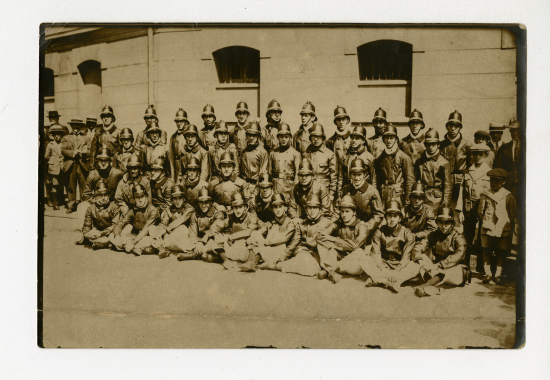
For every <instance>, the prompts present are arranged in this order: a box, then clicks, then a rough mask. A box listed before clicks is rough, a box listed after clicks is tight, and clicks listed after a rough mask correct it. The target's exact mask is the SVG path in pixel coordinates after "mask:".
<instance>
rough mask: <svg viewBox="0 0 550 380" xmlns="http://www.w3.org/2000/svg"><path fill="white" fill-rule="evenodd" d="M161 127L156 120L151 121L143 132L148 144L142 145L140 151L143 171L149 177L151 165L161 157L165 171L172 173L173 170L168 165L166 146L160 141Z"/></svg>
mask: <svg viewBox="0 0 550 380" xmlns="http://www.w3.org/2000/svg"><path fill="white" fill-rule="evenodd" d="M161 135H162V129H160V128H159V127H158V125H157V122H156V121H153V122H151V126H150V127H149V129H147V131H146V132H145V136H146V137H147V141H148V144H147V145H142V149H141V151H140V154H141V157H142V160H143V161H142V162H143V173H144V174H145V175H146V176H147V177H148V178H149V179H151V172H152V170H153V169H152V166H153V164H154V163H155V162H156V161H157V159H159V158H162V159H163V163H164V167H165V170H166V173H167V174H168V173H172V172H173V171H174V170H173V168H171V167H170V164H171V163H172V162H170V161H169V159H168V147H167V146H166V145H165V144H163V143H162V141H161Z"/></svg>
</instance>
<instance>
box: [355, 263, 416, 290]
mask: <svg viewBox="0 0 550 380" xmlns="http://www.w3.org/2000/svg"><path fill="white" fill-rule="evenodd" d="M361 268H362V269H363V271H364V272H365V273H366V274H367V275H368V276H370V277H371V278H372V281H373V282H375V283H382V284H387V283H389V279H390V278H393V279H395V286H396V287H399V286H401V284H403V283H404V282H405V281H407V280H410V279H411V278H414V277H415V276H416V275H417V274H418V272H419V271H420V265H418V264H417V263H415V262H414V261H409V263H408V264H407V265H405V266H404V267H403V268H401V270H396V269H393V268H392V267H391V266H390V265H389V264H388V263H386V262H385V261H384V260H382V259H377V258H375V257H373V256H372V255H369V256H366V257H365V259H364V260H363V261H362V265H361Z"/></svg>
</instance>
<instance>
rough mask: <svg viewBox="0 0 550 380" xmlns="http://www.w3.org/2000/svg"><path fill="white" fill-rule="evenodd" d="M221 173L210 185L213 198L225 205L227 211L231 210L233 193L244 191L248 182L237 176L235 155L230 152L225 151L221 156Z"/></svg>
mask: <svg viewBox="0 0 550 380" xmlns="http://www.w3.org/2000/svg"><path fill="white" fill-rule="evenodd" d="M219 165H220V175H219V176H218V177H217V178H215V179H214V180H213V181H211V182H210V183H209V185H208V189H209V192H210V194H211V195H212V200H213V201H214V202H215V203H217V204H219V205H221V206H224V207H225V208H226V210H227V212H230V211H231V199H232V197H233V194H235V193H241V194H242V192H243V189H244V188H245V187H246V182H245V181H244V180H243V179H242V178H240V177H236V176H235V169H236V166H237V165H236V163H235V157H234V156H233V155H232V154H231V153H230V152H225V153H223V154H222V156H221V157H220V162H219Z"/></svg>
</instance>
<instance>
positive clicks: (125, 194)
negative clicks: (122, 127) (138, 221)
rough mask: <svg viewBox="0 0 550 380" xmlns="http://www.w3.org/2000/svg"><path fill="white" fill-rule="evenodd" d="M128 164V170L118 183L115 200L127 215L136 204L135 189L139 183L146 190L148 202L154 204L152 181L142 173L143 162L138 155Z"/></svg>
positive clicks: (123, 213)
mask: <svg viewBox="0 0 550 380" xmlns="http://www.w3.org/2000/svg"><path fill="white" fill-rule="evenodd" d="M126 166H127V168H128V172H126V174H124V176H123V177H122V180H121V181H120V182H119V183H118V186H117V189H116V193H115V202H116V203H117V205H118V206H119V207H120V211H121V212H122V215H126V213H127V212H128V211H129V210H131V209H133V208H134V206H135V205H136V199H135V198H134V192H133V190H134V188H135V187H136V186H138V185H139V186H141V187H142V188H143V189H144V190H145V193H146V196H147V197H148V202H149V203H151V204H152V197H151V183H150V181H149V178H147V177H146V176H144V175H143V173H142V170H141V168H142V167H143V164H142V163H141V161H139V158H138V156H132V157H130V160H129V161H128V164H127V165H126Z"/></svg>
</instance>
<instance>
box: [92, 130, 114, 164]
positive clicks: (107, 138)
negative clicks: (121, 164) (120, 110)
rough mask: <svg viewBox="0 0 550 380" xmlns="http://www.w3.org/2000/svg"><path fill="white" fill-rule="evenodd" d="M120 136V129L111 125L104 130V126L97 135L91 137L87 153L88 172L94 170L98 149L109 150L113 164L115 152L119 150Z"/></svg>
mask: <svg viewBox="0 0 550 380" xmlns="http://www.w3.org/2000/svg"><path fill="white" fill-rule="evenodd" d="M119 135H120V129H118V128H117V127H116V125H114V124H112V125H111V128H109V129H107V130H106V129H105V126H104V127H103V128H101V129H100V132H99V133H96V134H95V135H94V137H93V140H92V144H91V147H92V148H91V152H88V155H89V157H90V170H92V169H95V168H96V164H95V160H96V156H97V154H98V153H99V149H100V148H102V147H105V148H107V149H109V154H110V155H111V157H113V165H114V163H115V156H116V152H118V151H119V150H120V141H119V139H118V136H119Z"/></svg>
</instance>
